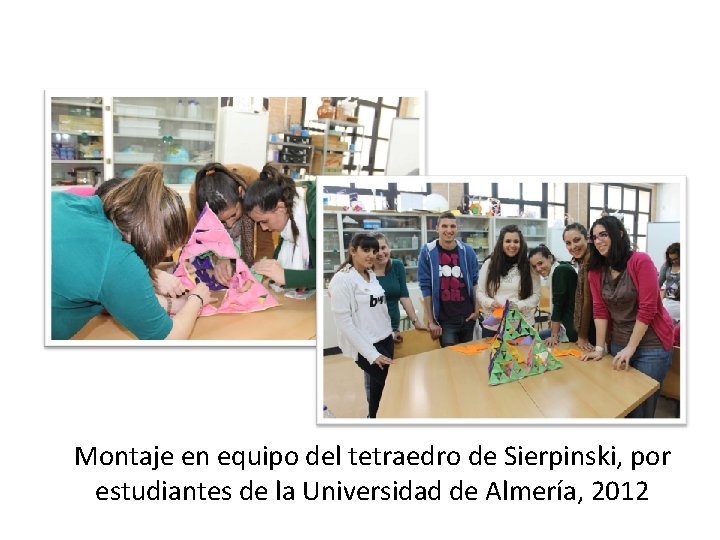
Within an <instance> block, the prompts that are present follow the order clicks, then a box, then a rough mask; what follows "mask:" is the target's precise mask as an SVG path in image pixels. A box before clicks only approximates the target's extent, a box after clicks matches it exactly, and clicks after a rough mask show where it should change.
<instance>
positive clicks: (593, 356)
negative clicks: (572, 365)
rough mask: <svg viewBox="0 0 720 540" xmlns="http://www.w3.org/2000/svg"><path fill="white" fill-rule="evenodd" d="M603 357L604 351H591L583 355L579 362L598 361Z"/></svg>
mask: <svg viewBox="0 0 720 540" xmlns="http://www.w3.org/2000/svg"><path fill="white" fill-rule="evenodd" d="M603 356H605V351H595V350H592V351H590V352H586V353H585V354H583V355H582V358H580V360H582V361H583V362H587V361H588V360H600V359H601V358H602V357H603Z"/></svg>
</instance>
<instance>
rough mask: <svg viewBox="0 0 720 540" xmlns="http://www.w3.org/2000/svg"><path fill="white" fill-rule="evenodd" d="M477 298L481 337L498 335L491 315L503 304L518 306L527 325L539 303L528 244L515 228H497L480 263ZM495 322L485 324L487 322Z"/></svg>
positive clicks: (538, 293) (533, 322)
mask: <svg viewBox="0 0 720 540" xmlns="http://www.w3.org/2000/svg"><path fill="white" fill-rule="evenodd" d="M477 298H478V300H479V302H480V310H481V312H482V313H483V318H484V321H483V336H492V335H495V333H496V332H497V327H498V322H497V321H496V319H495V318H494V317H492V313H493V311H494V310H495V308H498V307H502V306H504V305H505V302H506V301H508V300H509V301H510V303H511V304H512V305H514V306H515V307H517V308H518V309H519V310H520V312H521V313H522V314H523V317H525V320H526V321H527V322H528V324H530V325H534V324H535V309H536V308H537V305H538V302H539V301H540V277H539V276H538V275H537V274H535V273H534V272H533V271H532V269H531V268H530V262H529V261H528V256H527V244H526V243H525V238H524V237H523V234H522V232H521V231H520V229H519V228H518V227H517V225H506V226H505V227H503V228H502V229H500V234H499V236H498V240H497V242H496V243H495V248H494V249H493V252H492V254H491V255H490V258H489V259H487V260H486V261H485V263H483V265H482V268H481V269H480V277H479V278H478V285H477ZM488 319H489V320H492V321H494V322H491V323H490V322H487V320H488Z"/></svg>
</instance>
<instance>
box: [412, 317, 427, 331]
mask: <svg viewBox="0 0 720 540" xmlns="http://www.w3.org/2000/svg"><path fill="white" fill-rule="evenodd" d="M413 326H414V327H415V330H427V326H425V325H424V324H423V323H421V322H420V319H415V321H414V322H413Z"/></svg>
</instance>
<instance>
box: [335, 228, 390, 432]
mask: <svg viewBox="0 0 720 540" xmlns="http://www.w3.org/2000/svg"><path fill="white" fill-rule="evenodd" d="M379 248H380V246H379V244H378V241H377V239H376V238H373V237H372V236H370V235H369V234H366V233H357V234H355V235H354V236H353V237H352V239H351V240H350V245H349V246H348V257H347V260H346V261H345V262H344V263H343V265H342V266H341V267H340V269H339V270H338V271H337V272H336V274H335V275H334V276H333V278H332V279H331V280H330V285H329V286H328V292H329V294H330V305H331V307H332V313H333V318H334V319H335V326H336V328H337V332H338V343H339V345H340V349H342V352H343V354H344V355H345V356H349V357H350V358H352V359H353V360H355V363H356V364H357V365H358V367H359V368H360V369H362V370H363V371H364V372H365V393H366V395H367V400H368V417H369V418H375V416H376V415H377V410H378V407H379V406H380V398H381V397H382V392H383V389H384V388H385V379H386V378H387V373H388V369H390V365H391V364H392V363H393V360H392V357H393V353H394V343H393V335H392V325H391V324H390V315H389V314H388V310H387V300H386V298H385V291H384V290H383V288H382V286H381V285H380V283H379V282H378V280H377V278H376V277H375V273H374V272H373V263H374V262H375V255H376V254H377V252H378V250H379Z"/></svg>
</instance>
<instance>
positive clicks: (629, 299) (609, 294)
mask: <svg viewBox="0 0 720 540" xmlns="http://www.w3.org/2000/svg"><path fill="white" fill-rule="evenodd" d="M590 240H591V241H592V244H591V246H590V261H589V263H588V269H589V270H588V281H589V282H590V290H591V292H592V299H593V318H594V319H595V329H596V333H597V342H596V343H598V345H597V346H596V347H595V350H594V351H592V352H589V353H586V354H585V355H584V356H583V358H582V359H583V360H599V359H600V358H602V357H603V356H604V355H605V353H606V351H605V347H604V343H605V342H606V337H607V336H608V332H609V336H610V354H612V355H613V356H614V358H613V369H628V368H629V367H631V366H632V367H634V368H635V369H637V370H638V371H641V372H642V373H645V375H647V376H648V377H652V378H653V379H655V380H656V381H658V382H659V383H660V385H662V382H663V379H664V378H665V374H666V373H667V371H668V368H669V367H670V362H671V353H672V332H673V323H672V320H671V319H670V315H668V313H667V311H666V310H665V308H664V307H663V305H662V300H661V299H660V291H659V289H658V283H657V269H656V268H655V265H654V264H653V262H652V259H651V258H650V256H649V255H648V254H647V253H640V252H637V251H633V250H632V247H631V244H630V239H629V238H628V235H627V231H626V230H625V227H624V225H623V224H622V222H621V221H620V220H619V219H617V218H616V217H614V216H605V217H601V218H600V219H598V220H597V221H595V223H593V226H592V227H591V229H590ZM659 395H660V390H659V389H658V390H657V391H656V392H655V393H654V394H653V395H652V396H650V397H649V398H648V399H646V400H645V401H644V402H643V403H641V404H640V405H639V406H638V407H637V408H636V409H635V410H633V411H632V412H630V414H628V417H630V418H653V417H654V416H655V405H656V404H657V398H658V396H659Z"/></svg>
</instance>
